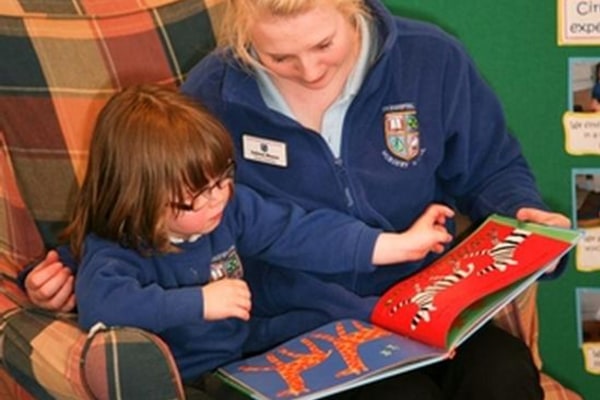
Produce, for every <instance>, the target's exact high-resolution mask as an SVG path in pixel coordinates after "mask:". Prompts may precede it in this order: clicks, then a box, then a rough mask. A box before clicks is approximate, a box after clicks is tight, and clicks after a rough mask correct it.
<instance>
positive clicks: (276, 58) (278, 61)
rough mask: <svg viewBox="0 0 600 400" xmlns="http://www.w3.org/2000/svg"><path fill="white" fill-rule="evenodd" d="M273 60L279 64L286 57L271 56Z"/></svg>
mask: <svg viewBox="0 0 600 400" xmlns="http://www.w3.org/2000/svg"><path fill="white" fill-rule="evenodd" d="M272 60H273V62H275V63H277V64H280V63H282V62H284V61H285V60H287V57H272Z"/></svg>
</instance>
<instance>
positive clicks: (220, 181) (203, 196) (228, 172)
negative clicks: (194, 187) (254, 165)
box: [171, 161, 235, 212]
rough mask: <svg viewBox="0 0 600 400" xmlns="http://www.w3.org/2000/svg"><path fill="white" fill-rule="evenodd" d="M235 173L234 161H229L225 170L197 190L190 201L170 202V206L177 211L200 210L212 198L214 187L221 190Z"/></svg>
mask: <svg viewBox="0 0 600 400" xmlns="http://www.w3.org/2000/svg"><path fill="white" fill-rule="evenodd" d="M234 174H235V162H234V161H230V162H229V164H228V165H227V168H225V171H223V173H222V174H221V175H219V177H218V178H217V179H215V180H214V183H213V184H209V185H207V186H206V187H204V188H203V189H201V190H199V191H198V193H196V194H195V195H194V197H192V200H191V202H190V203H175V202H173V203H171V207H173V208H174V209H176V210H179V211H194V212H195V211H200V210H201V209H203V208H204V207H206V206H207V204H208V203H209V202H210V200H212V198H213V191H214V190H215V189H219V190H223V189H224V188H225V187H227V185H229V184H230V181H231V180H233V177H234Z"/></svg>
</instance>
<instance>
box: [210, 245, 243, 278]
mask: <svg viewBox="0 0 600 400" xmlns="http://www.w3.org/2000/svg"><path fill="white" fill-rule="evenodd" d="M242 276H244V268H243V267H242V260H240V257H239V256H238V253H237V251H236V249H235V247H234V246H231V247H230V248H229V249H228V250H227V251H224V252H223V253H221V254H217V255H216V256H214V257H213V259H212V260H211V263H210V280H211V282H212V281H218V280H219V279H223V278H241V277H242Z"/></svg>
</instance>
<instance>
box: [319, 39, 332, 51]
mask: <svg viewBox="0 0 600 400" xmlns="http://www.w3.org/2000/svg"><path fill="white" fill-rule="evenodd" d="M331 44H332V42H331V41H329V42H325V43H321V44H319V47H318V48H319V50H325V49H328V48H329V47H331Z"/></svg>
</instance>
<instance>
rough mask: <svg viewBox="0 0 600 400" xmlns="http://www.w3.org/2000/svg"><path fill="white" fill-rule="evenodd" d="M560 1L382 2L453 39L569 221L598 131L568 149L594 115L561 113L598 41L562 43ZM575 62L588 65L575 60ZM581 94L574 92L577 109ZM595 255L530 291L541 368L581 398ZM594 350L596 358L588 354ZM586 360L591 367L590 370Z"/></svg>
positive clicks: (549, 198)
mask: <svg viewBox="0 0 600 400" xmlns="http://www.w3.org/2000/svg"><path fill="white" fill-rule="evenodd" d="M568 1H569V0H558V1H556V2H548V1H546V2H543V3H544V4H543V5H542V4H541V3H540V2H535V1H534V2H527V1H522V0H519V1H517V0H503V1H497V0H461V1H447V0H427V1H423V0H385V1H384V3H385V4H386V6H387V7H388V8H389V9H390V10H391V11H392V12H393V13H394V14H398V15H404V16H408V17H412V18H417V19H423V20H427V21H431V22H434V23H436V24H437V25H439V26H441V27H442V28H443V29H445V30H446V31H448V32H449V33H451V34H453V35H454V36H456V37H457V38H459V40H460V41H461V42H462V43H463V44H464V45H465V47H466V48H467V50H468V52H469V53H470V54H471V56H472V57H473V59H474V60H475V63H476V64H477V65H478V67H479V70H480V71H481V73H482V75H483V76H484V77H485V78H486V80H487V81H488V82H489V83H490V85H491V86H492V87H493V88H494V90H495V92H496V93H497V94H498V96H499V98H500V100H501V102H502V104H503V105H504V109H505V112H506V116H507V120H508V124H509V126H510V128H511V130H512V131H513V133H514V135H515V136H517V137H518V138H519V140H520V142H521V144H522V146H523V152H524V154H525V156H526V157H527V159H528V160H529V162H530V164H531V166H532V169H533V171H534V173H535V175H536V177H537V179H538V184H539V187H540V190H541V191H542V193H543V195H544V198H545V200H546V202H547V203H548V205H549V206H551V207H552V208H553V209H555V210H557V211H559V212H562V213H564V214H566V215H568V216H569V217H571V218H572V219H573V220H574V221H577V214H578V210H579V209H578V206H580V204H579V203H581V202H582V199H581V198H580V197H579V195H580V193H581V192H582V191H583V190H584V189H585V190H595V189H596V188H595V186H594V185H595V184H596V183H598V184H599V185H600V155H598V153H599V150H600V146H597V143H600V129H597V130H592V131H591V133H590V132H584V133H583V134H582V135H586V136H585V138H590V140H592V139H593V140H595V142H592V143H591V145H594V146H596V147H597V148H596V150H595V151H594V150H593V149H592V151H579V152H577V151H576V152H573V151H570V152H569V148H572V147H573V145H578V144H581V143H580V142H581V141H580V140H579V141H578V140H574V142H569V140H573V139H569V137H568V136H567V133H571V134H573V133H578V132H579V131H577V130H576V128H577V127H583V126H587V125H590V126H594V125H593V124H594V123H596V121H597V120H598V117H597V116H593V115H592V114H591V113H581V114H576V115H575V116H573V115H571V114H569V113H568V112H569V111H573V108H574V107H575V106H576V105H578V104H577V103H578V102H579V101H580V100H579V97H576V96H579V94H580V93H579V92H580V91H581V90H583V92H581V93H583V95H586V93H587V92H586V90H587V89H589V87H590V86H591V78H590V74H591V72H590V69H591V67H592V66H593V65H595V64H594V63H595V62H596V61H600V44H599V43H598V42H597V41H595V39H594V38H593V37H592V39H591V40H590V39H588V38H585V42H584V43H585V45H581V44H579V43H575V44H572V43H571V44H570V43H568V40H569V37H570V36H569V34H570V33H571V31H567V32H566V33H567V34H566V35H564V36H563V37H562V39H561V35H559V33H564V32H560V29H559V27H558V26H559V23H560V19H561V13H562V12H563V11H564V10H563V9H561V7H563V8H564V9H566V7H568V6H569V7H570V6H571V4H570V3H568ZM585 3H587V2H585ZM567 11H568V10H567ZM584 11H585V10H583V11H582V10H575V11H574V12H582V13H583V12H584ZM593 11H594V10H593V9H588V10H587V11H586V13H587V14H586V15H585V16H584V15H581V17H582V21H583V22H585V21H600V14H597V15H589V14H590V13H592V12H593ZM596 12H600V11H598V10H596ZM562 17H563V19H564V15H563V16H562ZM563 22H565V21H563ZM566 22H569V21H566ZM595 24H596V25H594V24H593V23H589V24H588V25H582V24H581V23H574V24H571V25H569V26H571V27H573V26H575V27H579V28H582V27H583V28H582V29H587V28H586V26H587V27H591V28H593V29H600V23H597V22H596V23H595ZM567 29H571V28H567ZM580 31H581V30H580ZM573 32H574V31H573ZM564 37H566V38H567V39H566V40H565V39H564ZM578 40H579V39H578ZM579 61H583V64H586V63H587V64H589V65H588V66H587V67H586V66H585V65H584V66H581V65H580V64H581V62H579ZM432 62H435V60H432ZM586 68H587V69H586ZM582 71H583V72H582ZM588 100H589V99H587V98H586V100H581V101H582V102H584V105H583V107H584V108H585V107H587V104H588ZM578 111H587V110H581V109H579V110H578ZM598 115H599V116H600V114H598ZM590 118H591V122H590V121H588V120H589V119H590ZM594 118H595V120H594ZM565 123H571V125H570V126H571V127H572V128H573V130H574V131H575V132H566V131H568V130H569V129H565V125H564V124H565ZM578 124H579V125H578ZM598 126H600V125H598ZM594 135H595V136H594ZM581 137H583V136H581ZM589 144H590V143H587V145H589ZM584 145H586V143H584ZM596 181H598V182H596ZM590 188H591V189H590ZM598 188H599V189H598V192H599V193H600V186H599V187H598ZM598 229H600V228H598ZM591 240H594V239H593V238H592V239H591ZM597 247H598V248H599V249H600V246H597ZM578 251H579V250H578ZM599 254H600V250H598V251H596V252H595V253H594V252H592V253H591V254H587V256H588V257H587V258H590V257H591V260H592V261H591V263H592V265H591V267H589V266H587V267H585V268H581V267H579V268H578V267H577V262H578V261H577V258H578V257H583V256H582V255H581V254H578V255H577V257H575V256H573V257H571V262H570V265H569V267H568V270H567V271H566V272H565V274H564V275H563V276H561V277H560V278H559V279H557V280H554V281H544V282H542V283H541V284H540V290H539V298H538V303H539V309H540V347H541V352H542V357H543V360H544V370H546V371H547V372H548V373H549V374H550V375H551V376H553V377H555V378H557V379H558V380H560V381H561V382H562V383H564V384H565V386H567V387H570V388H572V389H574V390H576V391H577V392H579V393H580V394H581V395H582V396H583V397H584V398H585V399H593V398H598V397H597V396H598V393H600V364H598V360H599V359H600V351H597V348H593V347H592V352H591V353H589V352H588V353H589V354H591V355H592V359H591V360H590V359H589V358H588V357H587V356H586V355H585V352H586V350H589V348H587V347H586V344H585V343H584V344H583V345H582V338H583V341H584V342H585V341H586V339H585V337H584V333H585V332H586V329H587V328H586V326H584V324H583V322H584V321H583V320H582V318H585V317H586V316H587V315H588V314H589V312H588V308H589V307H592V308H594V307H596V306H597V305H600V300H599V299H600V271H599V269H600V268H599V267H597V264H599V263H600V256H599ZM579 262H580V263H582V261H581V259H580V260H579ZM594 263H596V265H594ZM597 294H598V295H597ZM589 315H595V314H593V313H592V314H589ZM598 315H599V316H598V321H600V314H598ZM594 356H597V357H598V358H597V359H595V360H594ZM586 363H587V364H586ZM590 363H591V364H593V365H595V366H596V367H598V370H596V371H594V369H593V368H590V365H591V364H590ZM594 363H595V364H594Z"/></svg>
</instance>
